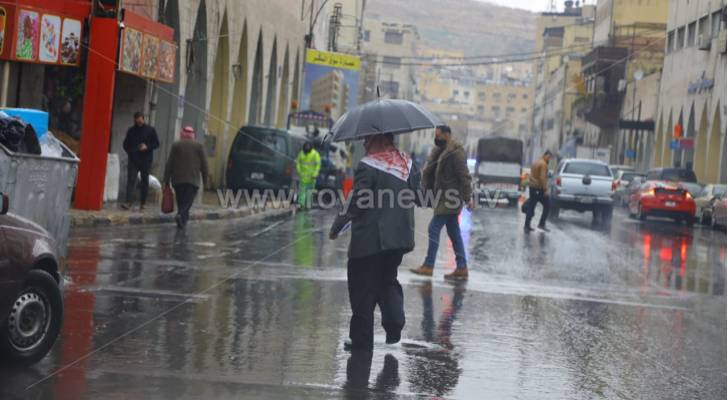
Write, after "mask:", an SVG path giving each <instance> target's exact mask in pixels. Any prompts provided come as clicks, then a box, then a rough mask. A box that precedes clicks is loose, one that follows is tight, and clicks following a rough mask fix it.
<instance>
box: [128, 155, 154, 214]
mask: <svg viewBox="0 0 728 400" xmlns="http://www.w3.org/2000/svg"><path fill="white" fill-rule="evenodd" d="M150 169H151V166H145V165H142V166H139V165H136V164H134V163H132V162H129V165H127V167H126V202H127V203H131V201H132V198H133V194H134V186H136V181H137V174H139V175H140V177H141V182H139V203H140V204H141V205H144V203H146V202H147V192H148V191H149V170H150Z"/></svg>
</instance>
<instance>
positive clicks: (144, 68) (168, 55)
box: [118, 10, 177, 82]
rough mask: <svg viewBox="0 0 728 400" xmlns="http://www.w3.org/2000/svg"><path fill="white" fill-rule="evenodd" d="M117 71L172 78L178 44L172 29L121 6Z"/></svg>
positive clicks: (148, 76) (170, 80)
mask: <svg viewBox="0 0 728 400" xmlns="http://www.w3.org/2000/svg"><path fill="white" fill-rule="evenodd" d="M123 21H124V29H122V31H121V49H120V51H119V64H118V65H119V71H121V72H125V73H128V74H132V75H137V76H140V77H143V78H148V79H154V80H158V81H162V82H174V80H175V76H174V74H175V66H176V62H177V44H176V43H175V42H174V29H172V28H170V27H168V26H167V25H164V24H160V23H158V22H154V21H152V20H150V19H148V18H146V17H144V16H142V15H139V14H135V13H134V12H132V11H129V10H123Z"/></svg>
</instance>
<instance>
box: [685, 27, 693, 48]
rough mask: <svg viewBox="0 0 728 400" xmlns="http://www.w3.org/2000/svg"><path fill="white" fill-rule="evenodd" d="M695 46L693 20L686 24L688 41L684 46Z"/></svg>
mask: <svg viewBox="0 0 728 400" xmlns="http://www.w3.org/2000/svg"><path fill="white" fill-rule="evenodd" d="M693 46H695V22H693V23H691V24H689V25H688V43H687V44H686V45H685V47H693Z"/></svg>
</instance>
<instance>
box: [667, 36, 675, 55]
mask: <svg viewBox="0 0 728 400" xmlns="http://www.w3.org/2000/svg"><path fill="white" fill-rule="evenodd" d="M674 45H675V31H670V32H668V33H667V49H665V53H668V54H669V53H672V50H673V47H674Z"/></svg>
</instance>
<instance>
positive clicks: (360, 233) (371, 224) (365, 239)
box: [331, 163, 421, 258]
mask: <svg viewBox="0 0 728 400" xmlns="http://www.w3.org/2000/svg"><path fill="white" fill-rule="evenodd" d="M406 189H409V190H411V193H412V195H402V199H404V200H411V201H409V202H406V204H399V203H400V202H399V201H397V199H398V196H400V194H399V193H400V192H402V191H404V190H406ZM383 190H384V191H383ZM380 193H386V194H384V195H382V196H381V197H382V198H383V200H384V201H382V202H381V204H379V203H378V201H379V197H380ZM407 196H409V197H407ZM413 197H414V198H413ZM420 200H421V193H420V173H419V171H418V170H417V168H416V167H415V165H414V163H413V164H412V167H411V169H410V174H409V179H408V180H407V182H405V181H403V180H401V179H398V178H397V177H394V176H392V175H390V174H388V173H386V172H382V171H380V170H378V169H376V168H374V167H372V166H369V165H367V164H364V163H359V164H358V165H357V167H356V171H355V172H354V188H353V190H352V191H351V194H350V199H349V201H348V207H347V208H346V212H345V213H340V214H339V215H337V217H336V219H335V220H334V223H333V225H332V226H331V232H332V233H338V232H339V231H340V230H341V229H342V228H343V227H344V225H346V223H347V222H349V221H351V242H350V243H349V258H360V257H367V256H371V255H374V254H378V253H381V252H383V251H387V250H400V251H402V253H408V252H410V251H412V249H414V248H415V231H414V228H415V211H414V207H415V206H419V205H420ZM371 204H373V205H375V206H374V207H372V206H370V205H371ZM403 205H406V207H402V206H403Z"/></svg>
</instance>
